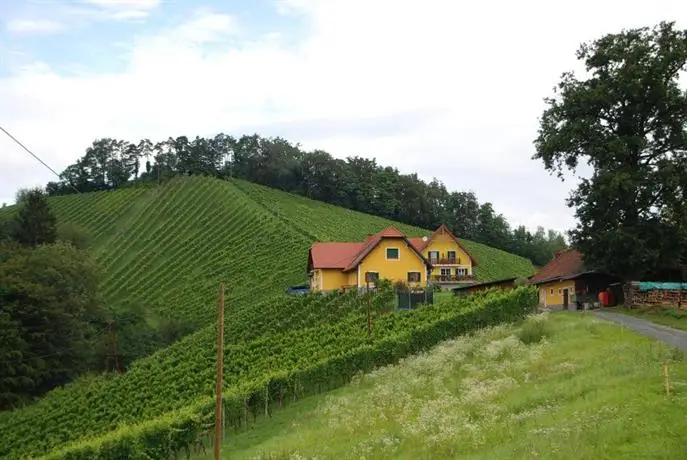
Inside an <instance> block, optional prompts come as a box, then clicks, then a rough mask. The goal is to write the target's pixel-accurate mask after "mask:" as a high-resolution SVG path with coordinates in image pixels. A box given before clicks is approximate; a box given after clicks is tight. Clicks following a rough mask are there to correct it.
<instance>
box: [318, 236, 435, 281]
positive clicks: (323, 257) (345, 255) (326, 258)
mask: <svg viewBox="0 0 687 460" xmlns="http://www.w3.org/2000/svg"><path fill="white" fill-rule="evenodd" d="M384 238H401V239H404V240H406V241H408V239H407V238H406V237H405V235H404V234H403V233H401V232H400V231H399V230H397V229H396V228H394V227H387V228H385V229H383V230H382V231H380V232H378V233H375V234H374V235H369V236H368V237H367V238H366V239H365V241H364V242H362V243H314V244H313V245H312V246H311V248H310V260H309V261H308V266H309V269H314V268H338V269H341V270H343V271H350V270H352V269H354V268H355V267H357V266H358V264H360V262H361V261H362V260H363V259H364V258H365V256H366V255H367V254H369V253H370V251H372V249H374V248H375V246H377V245H378V244H379V242H380V241H382V239H384ZM408 243H410V241H408ZM410 247H411V248H412V249H413V250H415V252H417V254H418V255H419V256H420V258H422V259H423V260H425V258H424V257H422V253H421V252H420V251H419V250H418V249H417V248H416V247H415V246H414V245H413V244H411V245H410Z"/></svg>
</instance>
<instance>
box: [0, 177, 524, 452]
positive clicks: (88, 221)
mask: <svg viewBox="0 0 687 460" xmlns="http://www.w3.org/2000/svg"><path fill="white" fill-rule="evenodd" d="M50 201H51V204H52V206H53V208H54V210H55V212H56V214H57V216H58V219H59V220H60V222H66V223H71V224H75V225H79V226H81V227H83V228H85V229H86V230H87V231H88V232H89V233H90V234H91V236H92V238H93V251H94V254H95V257H96V258H97V260H98V262H99V263H100V265H101V266H102V268H103V270H104V272H105V274H106V277H105V279H104V280H103V283H102V288H103V291H104V293H105V299H106V301H107V302H108V303H109V305H110V306H112V307H113V308H114V309H115V310H116V309H117V308H118V306H120V305H122V304H124V303H136V304H139V305H142V306H143V307H145V308H148V309H150V310H151V311H153V312H155V313H158V314H160V315H164V316H168V317H172V318H177V319H181V320H184V321H188V322H191V323H193V324H195V325H196V326H197V327H198V328H199V329H198V331H197V332H195V333H193V334H190V335H188V336H187V337H185V338H183V339H182V340H180V341H179V342H177V343H175V344H173V345H172V346H170V347H168V348H166V349H163V350H160V351H159V352H157V353H155V354H153V355H152V356H150V357H148V358H145V359H141V360H139V361H137V362H135V363H134V364H133V365H132V366H131V368H130V370H129V371H128V372H127V373H126V374H125V375H124V376H114V377H112V376H95V377H84V378H82V379H80V380H79V381H77V382H74V383H73V384H70V385H67V386H66V387H64V388H61V389H57V390H54V391H52V392H51V393H49V394H47V395H46V396H45V397H44V398H42V399H41V400H40V401H38V402H37V403H36V404H33V405H31V406H28V407H26V408H23V409H21V410H17V411H13V412H5V413H0V432H3V439H2V441H1V443H0V456H8V457H10V458H14V457H17V456H20V455H22V454H30V456H36V455H39V454H42V453H45V452H48V451H51V450H54V449H56V448H59V447H62V446H65V445H68V444H71V443H73V442H77V441H79V440H82V439H89V438H93V437H98V436H102V435H104V434H106V433H108V432H111V431H112V430H115V429H116V428H117V427H118V426H122V425H123V426H125V427H126V426H129V425H131V424H135V423H139V422H142V421H146V420H158V421H159V420H167V419H165V418H164V417H166V415H165V414H169V413H170V411H176V410H187V409H184V408H185V407H195V406H193V404H194V403H196V402H198V401H201V402H202V401H205V400H206V398H208V397H209V395H210V394H211V392H212V391H213V388H214V386H213V383H212V382H213V374H214V354H215V329H216V326H215V325H214V324H213V323H214V322H215V321H216V298H217V288H218V283H219V281H220V280H221V281H224V282H225V283H226V284H227V287H228V292H227V300H228V303H227V310H228V314H227V319H226V328H227V336H226V338H227V344H228V350H227V352H228V357H227V364H226V368H225V378H226V379H227V380H226V385H225V389H226V390H227V391H229V392H231V391H234V392H237V391H248V390H247V388H248V389H250V388H251V385H253V384H260V385H261V384H262V383H261V382H263V380H261V379H264V376H265V375H271V376H274V375H278V374H279V373H280V372H281V373H283V374H284V375H291V374H292V373H293V372H306V374H307V372H314V371H312V369H311V367H309V366H313V365H318V366H331V362H332V360H333V359H343V358H341V357H342V356H346V353H349V354H350V353H353V355H351V356H354V353H357V352H356V351H355V350H358V349H359V348H360V347H362V346H372V345H371V344H368V343H367V342H366V340H365V336H364V323H365V321H362V320H361V316H360V315H361V313H360V311H359V309H356V308H355V307H354V305H355V304H357V302H359V301H360V300H359V299H354V298H347V297H345V296H343V297H341V298H330V297H326V298H320V297H319V296H314V297H313V299H308V300H307V301H306V300H304V299H285V296H284V295H283V290H284V288H285V287H286V286H288V285H291V284H295V283H300V282H304V281H305V280H306V279H307V275H306V273H305V268H306V260H307V250H308V247H309V246H310V244H311V243H312V242H313V241H315V240H319V239H336V240H360V239H362V238H364V236H365V235H367V233H372V232H376V231H378V230H380V229H381V228H382V227H384V226H386V225H391V224H393V225H396V226H397V227H398V228H399V229H401V230H402V231H404V232H407V233H408V234H409V235H422V234H428V233H429V232H428V231H423V230H420V229H414V228H412V227H408V226H404V225H400V224H397V223H393V222H389V221H386V220H384V219H380V218H377V217H374V216H369V215H366V214H361V213H357V212H353V211H349V210H346V209H341V208H337V207H333V206H329V205H326V204H322V203H319V202H315V201H312V200H308V199H305V198H300V197H297V196H293V195H291V194H288V193H284V192H279V191H275V190H272V189H269V188H266V187H261V186H258V185H254V184H251V183H248V182H242V181H220V180H216V179H210V178H202V177H188V178H176V179H174V180H172V181H171V182H169V183H167V184H165V185H163V186H160V187H141V188H137V189H135V188H127V189H121V190H117V191H108V192H97V193H89V194H83V195H70V196H63V197H54V198H51V199H50ZM10 212H12V209H4V210H0V215H7V214H9V213H10ZM466 245H468V247H469V248H470V250H472V251H473V252H474V255H475V256H476V258H477V259H478V260H479V262H480V269H479V270H480V271H479V272H478V275H479V277H480V278H481V279H494V278H499V277H503V276H527V275H529V274H531V273H532V265H531V264H530V263H529V262H528V261H526V260H524V259H522V258H520V257H516V256H513V255H510V254H507V253H504V252H502V251H498V250H494V249H492V248H488V247H486V246H484V245H479V244H476V243H470V242H466ZM337 299H338V300H337ZM310 302H314V303H310ZM318 302H319V303H318ZM337 305H338V307H337ZM339 307H340V308H339ZM428 314H429V313H428ZM394 316H395V315H394ZM440 318H441V316H439V317H433V316H428V317H427V318H426V319H425V320H424V321H428V323H427V324H430V323H432V321H437V320H438V319H440ZM389 321H391V322H389V323H388V326H386V327H387V328H388V335H384V336H379V337H378V338H377V339H378V340H382V339H385V337H386V339H385V340H387V339H390V338H392V337H396V334H400V333H401V332H402V331H405V329H403V328H406V327H410V326H408V325H407V324H406V323H399V324H396V323H394V322H393V321H392V320H391V319H390V320H389ZM422 324H424V323H423V322H422V321H419V322H418V323H417V324H415V325H413V326H412V327H413V328H414V327H420V326H422ZM375 327H377V328H379V327H380V325H377V326H375ZM399 327H400V328H401V329H398V328H399ZM405 333H406V332H403V334H405ZM452 333H453V334H455V333H456V330H453V331H452ZM404 337H405V336H404ZM405 340H407V339H405ZM373 343H378V342H373ZM366 344H367V345H366ZM375 346H381V345H375ZM356 356H357V355H356ZM335 357H338V358H335ZM351 359H352V358H351ZM317 369H319V368H317ZM329 372H331V369H330V370H329ZM346 372H348V370H347V371H346ZM307 375H309V374H307ZM342 378H343V377H342ZM255 382H258V383H255ZM189 410H190V409H189ZM184 413H186V412H184ZM189 413H190V412H189ZM167 416H169V417H177V415H174V416H173V415H167ZM159 417H163V419H160V418H159ZM155 423H163V422H155ZM164 423H166V422H164ZM155 426H157V425H155ZM165 426H167V425H165ZM117 439H120V438H117ZM85 458H89V457H88V456H86V457H85Z"/></svg>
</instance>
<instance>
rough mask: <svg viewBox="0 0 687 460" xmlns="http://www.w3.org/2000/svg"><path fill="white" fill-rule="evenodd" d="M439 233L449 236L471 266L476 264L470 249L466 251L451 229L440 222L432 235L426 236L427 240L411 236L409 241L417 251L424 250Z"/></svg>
mask: <svg viewBox="0 0 687 460" xmlns="http://www.w3.org/2000/svg"><path fill="white" fill-rule="evenodd" d="M439 235H446V236H448V237H449V238H451V239H452V240H453V241H454V242H455V243H456V245H457V246H458V247H459V248H460V249H461V250H462V251H463V252H464V253H465V254H467V256H468V257H469V258H470V262H471V264H472V266H473V267H476V266H477V259H475V258H474V257H473V255H472V254H470V251H468V250H467V249H466V248H465V246H463V245H462V244H461V242H460V241H459V240H458V238H456V236H455V235H454V234H453V232H451V230H450V229H449V228H448V227H447V226H446V225H445V224H441V225H440V226H439V228H437V229H436V230H435V231H434V232H432V235H431V236H430V237H429V238H427V241H425V240H424V238H412V239H411V242H412V244H413V246H415V247H416V248H417V249H418V250H419V251H423V250H425V249H426V248H427V247H428V246H429V245H430V244H431V243H432V240H434V239H435V238H436V237H437V236H439Z"/></svg>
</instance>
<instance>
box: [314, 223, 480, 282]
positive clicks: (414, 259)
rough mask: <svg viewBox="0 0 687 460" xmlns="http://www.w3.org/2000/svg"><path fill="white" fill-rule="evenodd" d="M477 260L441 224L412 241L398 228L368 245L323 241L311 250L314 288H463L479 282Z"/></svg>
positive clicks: (375, 236)
mask: <svg viewBox="0 0 687 460" xmlns="http://www.w3.org/2000/svg"><path fill="white" fill-rule="evenodd" d="M474 265H475V264H474V259H473V258H472V256H470V254H469V253H468V252H467V250H465V248H463V247H462V245H461V244H460V242H459V241H458V240H457V239H456V238H455V237H454V236H453V235H452V234H451V233H450V231H449V230H448V228H446V227H445V226H443V225H442V226H441V227H440V228H439V229H437V231H435V232H434V233H433V234H432V235H431V236H430V237H424V238H408V237H406V236H405V235H404V234H403V233H402V232H400V231H399V230H397V229H396V228H394V227H387V228H385V229H383V230H382V231H380V232H379V233H376V234H373V235H369V236H368V237H367V239H366V240H365V241H363V242H359V243H358V242H355V243H353V242H318V243H314V244H313V245H312V246H311V247H310V251H309V254H308V275H309V277H310V289H311V290H313V291H330V290H336V289H347V288H362V287H365V286H367V284H368V282H369V283H370V285H371V286H374V283H375V281H376V280H379V279H387V280H390V281H392V282H398V281H401V282H403V283H406V284H407V285H408V286H410V287H411V288H424V287H426V286H427V285H428V284H432V283H438V284H446V285H451V284H459V283H461V282H463V283H464V282H470V281H471V280H472V279H474V276H473V271H472V270H473V266H474Z"/></svg>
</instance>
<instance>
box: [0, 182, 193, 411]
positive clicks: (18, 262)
mask: <svg viewBox="0 0 687 460" xmlns="http://www.w3.org/2000/svg"><path fill="white" fill-rule="evenodd" d="M17 204H18V209H17V210H16V212H15V213H14V215H12V216H11V217H10V218H4V219H3V218H0V410H7V409H12V408H15V407H18V406H22V405H25V404H29V403H30V402H31V401H32V400H33V399H34V398H36V397H38V396H40V395H42V394H43V393H45V392H47V391H49V390H51V389H53V388H55V387H57V386H59V385H63V384H65V383H68V382H69V381H71V380H73V379H74V378H76V377H77V376H79V375H82V374H84V373H87V372H103V371H118V370H123V369H125V368H126V367H127V365H128V364H129V363H131V362H132V361H134V360H135V359H137V358H139V357H143V356H146V355H148V354H150V353H151V352H152V351H154V350H156V349H158V348H160V347H162V346H165V345H167V344H169V343H171V342H173V341H175V340H176V339H178V338H179V337H180V336H181V335H183V334H185V333H187V332H189V331H190V330H191V329H192V328H193V325H183V324H178V323H176V322H172V321H169V320H165V319H161V320H162V322H161V323H159V324H156V325H155V326H154V327H153V326H150V325H149V323H148V322H147V321H146V315H145V314H144V313H145V312H144V311H143V309H142V308H139V307H132V306H130V305H117V306H116V307H115V306H113V305H109V304H107V302H106V301H105V299H103V297H102V296H101V293H100V280H101V278H100V270H99V268H98V266H97V265H96V263H95V262H94V260H93V257H91V254H90V250H89V245H90V244H89V236H88V234H87V233H86V232H84V231H83V230H82V229H80V228H78V227H75V226H71V225H67V224H60V223H59V222H58V221H57V218H56V217H55V215H54V214H53V212H52V210H51V209H50V206H49V203H48V200H47V196H46V195H45V194H44V192H43V191H41V190H40V189H33V190H22V191H20V192H19V193H18V196H17ZM156 322H157V321H156ZM110 330H113V331H114V330H116V331H117V339H118V340H117V342H118V345H117V349H116V355H117V359H116V360H115V359H113V358H114V355H113V351H115V350H112V349H111V348H110V343H111V342H110V340H109V337H110Z"/></svg>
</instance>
